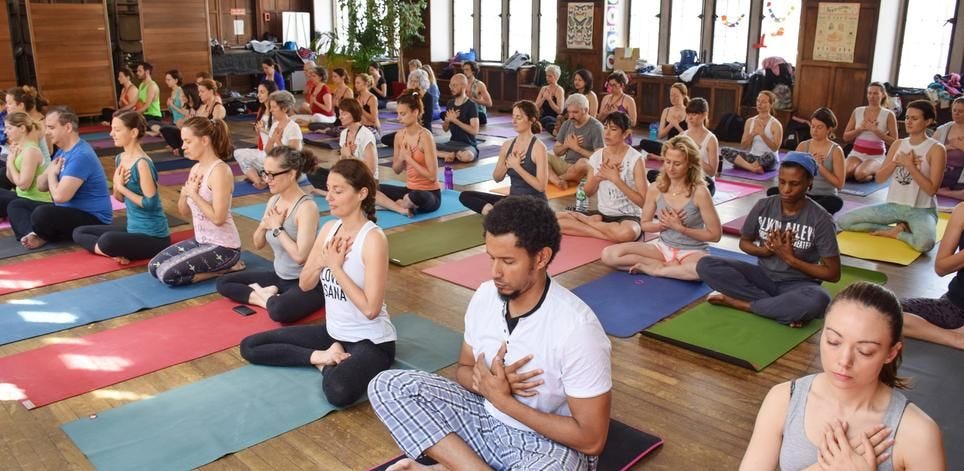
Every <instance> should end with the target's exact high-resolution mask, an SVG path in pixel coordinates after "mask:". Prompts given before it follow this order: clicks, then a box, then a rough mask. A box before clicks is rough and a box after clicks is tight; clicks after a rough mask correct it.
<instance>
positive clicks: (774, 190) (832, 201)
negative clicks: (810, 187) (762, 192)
mask: <svg viewBox="0 0 964 471" xmlns="http://www.w3.org/2000/svg"><path fill="white" fill-rule="evenodd" d="M778 194H780V188H778V187H775V186H771V187H770V188H767V196H773V195H778ZM807 197H808V198H810V199H812V200H813V201H814V202H815V203H817V204H819V205H820V206H823V209H826V210H827V212H828V213H830V214H837V211H840V210H841V209H843V200H842V199H841V198H840V197H839V196H837V195H811V194H810V193H807Z"/></svg>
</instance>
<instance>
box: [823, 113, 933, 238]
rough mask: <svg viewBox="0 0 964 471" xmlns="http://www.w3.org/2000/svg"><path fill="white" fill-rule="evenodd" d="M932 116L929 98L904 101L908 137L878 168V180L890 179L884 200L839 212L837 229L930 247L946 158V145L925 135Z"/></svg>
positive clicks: (879, 181)
mask: <svg viewBox="0 0 964 471" xmlns="http://www.w3.org/2000/svg"><path fill="white" fill-rule="evenodd" d="M936 115H937V113H936V111H935V110H934V105H932V104H931V102H929V101H926V100H916V101H912V102H911V103H910V104H909V105H907V118H906V120H905V121H904V126H906V127H907V134H909V135H910V137H907V138H906V139H900V140H898V141H896V144H895V145H893V146H891V148H890V152H888V154H887V158H886V159H885V160H884V163H883V165H881V166H880V169H879V170H877V173H876V179H877V182H878V183H883V182H885V181H887V180H890V181H891V182H890V189H889V190H888V191H887V202H886V203H884V204H878V205H874V206H868V207H865V208H860V209H857V210H854V211H851V212H849V213H847V214H844V215H842V216H841V217H840V219H838V220H837V224H838V225H839V226H840V228H841V229H843V230H845V231H856V232H870V233H873V235H877V236H882V237H890V238H893V239H899V240H902V241H904V242H905V243H907V245H910V246H911V247H912V248H913V249H914V250H916V251H918V252H927V251H928V250H930V249H931V248H933V247H934V242H935V239H936V237H937V201H936V199H935V198H934V195H935V194H936V193H937V190H938V188H940V184H941V179H943V178H944V163H945V160H946V158H947V156H946V154H945V152H944V146H943V145H941V144H940V143H938V142H937V141H935V140H934V139H931V138H929V137H927V134H926V132H925V131H926V130H927V127H928V126H930V125H931V123H933V122H934V118H935V117H936ZM891 224H895V226H893V227H891V226H890V225H891Z"/></svg>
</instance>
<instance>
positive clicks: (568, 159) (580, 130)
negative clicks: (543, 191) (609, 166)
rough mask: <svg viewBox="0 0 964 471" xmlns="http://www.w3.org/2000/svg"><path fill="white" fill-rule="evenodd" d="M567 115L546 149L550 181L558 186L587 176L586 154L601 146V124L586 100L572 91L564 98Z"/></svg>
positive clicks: (590, 153)
mask: <svg viewBox="0 0 964 471" xmlns="http://www.w3.org/2000/svg"><path fill="white" fill-rule="evenodd" d="M566 112H567V113H569V119H568V120H566V122H565V123H563V125H562V127H561V128H560V129H559V134H558V135H557V136H556V144H555V145H554V146H552V152H550V153H549V168H551V169H552V171H551V172H549V182H551V183H552V184H553V185H556V186H557V187H559V188H566V187H567V186H569V184H568V182H577V181H579V179H581V178H582V177H584V176H586V170H587V169H588V168H589V160H588V159H589V156H591V155H592V154H593V152H595V151H596V150H597V149H602V147H603V125H602V123H600V122H599V120H597V119H596V118H593V117H592V116H590V115H589V101H588V100H587V99H586V96H585V95H582V94H579V93H575V94H572V95H570V96H569V98H567V99H566Z"/></svg>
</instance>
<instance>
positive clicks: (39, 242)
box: [20, 232, 47, 250]
mask: <svg viewBox="0 0 964 471" xmlns="http://www.w3.org/2000/svg"><path fill="white" fill-rule="evenodd" d="M20 243H21V244H23V246H24V247H26V248H28V249H30V250H33V249H39V248H40V247H43V246H44V244H46V243H47V241H46V240H43V239H41V238H40V236H38V235H37V234H35V233H33V232H31V233H29V234H27V235H25V236H23V238H21V239H20Z"/></svg>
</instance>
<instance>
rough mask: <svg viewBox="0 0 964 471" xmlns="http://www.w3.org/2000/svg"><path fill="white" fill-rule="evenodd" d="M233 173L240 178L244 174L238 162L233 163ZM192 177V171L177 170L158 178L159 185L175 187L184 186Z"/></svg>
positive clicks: (160, 175)
mask: <svg viewBox="0 0 964 471" xmlns="http://www.w3.org/2000/svg"><path fill="white" fill-rule="evenodd" d="M230 165H231V173H233V174H234V176H239V175H241V174H242V172H241V167H240V166H238V163H237V162H231V164H230ZM189 175H191V170H190V169H188V170H177V171H174V172H168V173H162V174H159V175H158V176H157V184H158V185H162V186H175V185H183V184H184V182H186V181H187V177H188V176H189Z"/></svg>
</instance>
